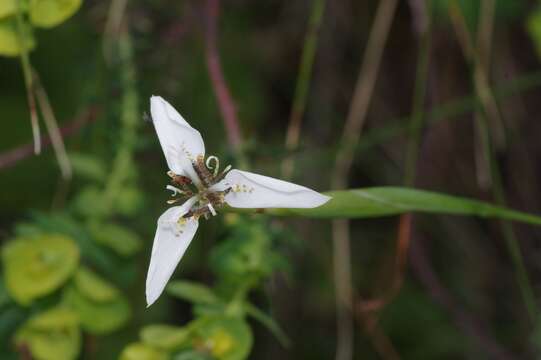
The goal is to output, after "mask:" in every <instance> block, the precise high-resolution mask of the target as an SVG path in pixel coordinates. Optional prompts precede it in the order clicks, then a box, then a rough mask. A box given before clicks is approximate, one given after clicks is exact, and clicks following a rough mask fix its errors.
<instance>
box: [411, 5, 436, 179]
mask: <svg viewBox="0 0 541 360" xmlns="http://www.w3.org/2000/svg"><path fill="white" fill-rule="evenodd" d="M423 5H424V7H425V9H424V11H423V14H425V15H426V17H427V19H426V22H427V23H426V27H425V28H424V29H422V34H421V41H420V45H419V56H418V59H417V70H416V75H415V92H414V95H413V106H412V116H411V120H410V126H409V141H408V147H407V149H406V163H405V176H404V177H405V180H404V182H405V184H406V186H413V184H414V182H415V173H416V165H417V158H418V156H419V147H420V142H421V131H422V128H423V126H424V119H425V116H424V104H425V99H426V87H427V81H428V70H429V60H430V42H431V39H432V36H431V34H432V31H431V27H432V16H431V13H432V6H431V1H430V0H426V1H424V2H423Z"/></svg>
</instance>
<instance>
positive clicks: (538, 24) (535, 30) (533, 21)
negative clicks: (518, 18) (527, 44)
mask: <svg viewBox="0 0 541 360" xmlns="http://www.w3.org/2000/svg"><path fill="white" fill-rule="evenodd" d="M526 26H527V28H528V32H529V33H530V37H531V38H532V41H533V43H534V45H535V49H536V50H537V56H539V57H541V4H539V5H538V6H537V7H536V9H535V10H534V11H532V12H531V13H530V15H529V16H528V20H527V23H526Z"/></svg>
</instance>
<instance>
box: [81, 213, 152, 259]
mask: <svg viewBox="0 0 541 360" xmlns="http://www.w3.org/2000/svg"><path fill="white" fill-rule="evenodd" d="M88 230H89V232H90V234H91V236H92V237H93V238H94V240H95V241H96V242H97V243H99V244H101V245H103V246H105V247H108V248H110V249H112V250H113V251H115V252H116V253H117V254H119V255H121V256H124V257H131V256H133V255H135V254H136V253H137V252H138V251H139V250H140V249H141V245H142V243H141V239H140V238H139V236H138V235H137V234H136V233H135V232H133V231H131V230H130V229H127V228H126V227H123V226H119V225H116V224H113V223H102V222H100V221H94V222H91V223H89V225H88Z"/></svg>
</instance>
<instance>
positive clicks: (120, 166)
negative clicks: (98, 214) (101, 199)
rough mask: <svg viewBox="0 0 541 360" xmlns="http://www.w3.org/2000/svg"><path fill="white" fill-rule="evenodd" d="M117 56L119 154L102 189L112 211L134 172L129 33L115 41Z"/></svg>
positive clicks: (132, 67) (135, 110)
mask: <svg viewBox="0 0 541 360" xmlns="http://www.w3.org/2000/svg"><path fill="white" fill-rule="evenodd" d="M118 53H119V57H120V60H121V61H120V63H121V64H122V65H121V66H122V67H121V82H122V88H123V94H122V101H121V105H122V108H121V119H120V123H121V130H120V139H119V142H118V146H117V148H118V152H117V154H116V155H115V157H114V159H113V165H112V171H111V174H110V176H109V178H108V180H107V182H106V185H105V190H104V194H105V199H106V201H107V204H108V208H109V209H111V208H112V207H113V204H114V203H115V201H116V197H117V195H118V193H119V192H120V190H121V188H122V186H124V184H125V183H126V181H127V180H128V179H129V177H130V174H131V173H132V172H133V169H131V167H132V166H133V151H134V149H135V142H136V131H137V124H138V118H139V115H138V106H139V105H138V103H139V99H138V95H137V89H136V87H135V64H134V62H133V48H132V43H131V38H130V35H129V33H128V30H123V31H121V34H120V36H119V39H118Z"/></svg>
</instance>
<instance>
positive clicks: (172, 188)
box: [165, 185, 184, 196]
mask: <svg viewBox="0 0 541 360" xmlns="http://www.w3.org/2000/svg"><path fill="white" fill-rule="evenodd" d="M165 188H166V189H167V190H170V191H172V192H173V194H172V195H171V196H176V195H177V194H179V195H183V194H184V191H182V190H180V189H179V188H177V187H174V186H173V185H167V186H166V187H165Z"/></svg>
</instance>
